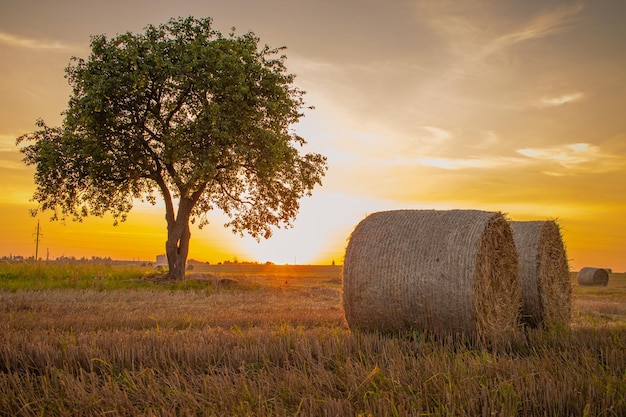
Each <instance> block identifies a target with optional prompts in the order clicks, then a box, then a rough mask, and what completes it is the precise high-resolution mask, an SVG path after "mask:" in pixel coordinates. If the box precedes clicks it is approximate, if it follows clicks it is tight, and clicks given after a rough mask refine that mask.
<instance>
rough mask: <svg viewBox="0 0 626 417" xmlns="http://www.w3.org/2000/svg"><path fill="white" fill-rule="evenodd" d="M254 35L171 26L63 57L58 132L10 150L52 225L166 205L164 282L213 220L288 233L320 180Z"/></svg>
mask: <svg viewBox="0 0 626 417" xmlns="http://www.w3.org/2000/svg"><path fill="white" fill-rule="evenodd" d="M283 49H284V48H270V47H268V46H267V45H265V46H264V47H260V46H259V38H257V37H256V36H255V35H254V33H253V32H248V33H246V34H244V35H240V36H236V35H235V34H234V33H230V34H229V35H228V36H223V35H222V34H221V33H220V32H219V31H217V30H214V29H213V28H212V20H211V19H210V18H206V19H196V18H193V17H188V18H179V19H171V20H169V21H168V22H167V23H166V24H162V25H159V26H152V25H150V26H147V27H146V29H145V33H143V34H133V33H130V32H128V33H125V34H122V35H118V36H117V37H115V38H111V39H108V38H107V37H106V36H104V35H98V36H93V37H92V39H91V56H90V57H89V59H88V60H86V61H85V60H84V59H79V58H72V60H71V61H70V64H69V65H68V67H67V68H66V78H67V79H68V82H69V84H70V85H71V87H72V94H71V96H70V99H69V102H68V108H67V110H66V111H65V112H63V116H64V120H63V124H62V126H61V127H49V126H47V125H46V124H45V123H44V121H42V120H38V121H37V126H38V128H39V130H37V131H35V132H33V133H29V134H25V135H23V136H21V137H19V138H18V139H17V144H18V145H19V144H20V143H21V142H23V141H30V142H31V144H29V145H28V146H23V147H22V148H21V152H22V153H23V154H24V155H25V156H24V162H25V163H26V164H28V165H34V166H35V167H36V170H35V183H36V190H35V193H34V196H33V199H34V200H35V201H36V202H38V203H39V204H38V207H37V208H36V209H35V210H33V212H34V213H33V214H36V213H38V212H43V211H46V210H51V211H52V212H53V215H52V219H53V220H65V219H67V218H68V217H69V218H72V220H77V221H80V220H81V219H82V218H84V217H86V216H88V215H95V216H103V215H104V214H105V213H107V212H109V213H111V214H112V216H113V219H114V224H117V223H118V221H124V220H125V219H126V216H127V214H128V212H129V211H130V210H131V209H132V207H133V201H134V200H141V201H148V202H150V203H152V204H155V203H156V200H157V197H156V196H157V195H158V194H160V195H161V197H162V198H163V200H164V201H165V219H166V221H167V242H166V244H165V249H166V254H167V259H168V264H169V274H170V276H171V277H172V278H175V279H183V278H184V274H185V262H186V260H187V255H188V252H189V239H190V237H191V233H190V223H196V222H197V223H198V226H199V227H202V226H204V225H206V224H208V218H207V212H208V211H210V210H212V209H215V208H217V209H221V210H222V211H223V212H224V213H225V214H226V215H227V216H228V218H229V222H228V223H226V225H225V226H226V227H230V228H231V229H232V231H233V232H235V233H239V234H243V232H247V233H249V234H250V235H251V236H253V237H255V238H257V239H259V238H260V237H264V238H269V237H270V236H271V234H272V229H271V228H272V227H273V226H275V227H280V226H289V225H291V222H292V221H293V219H295V216H296V215H297V213H298V209H299V203H298V200H299V199H300V198H301V197H302V196H304V195H311V191H312V190H313V188H314V187H315V185H316V184H320V185H321V179H322V177H323V176H324V174H325V171H326V169H327V166H326V158H325V157H324V156H322V155H320V154H314V153H307V154H303V155H301V154H300V153H299V149H298V148H301V147H302V146H303V145H304V144H306V141H305V140H304V139H303V138H301V137H299V136H298V135H296V134H295V133H294V132H293V131H292V130H291V125H293V124H294V123H296V122H297V121H298V120H299V118H300V117H302V116H303V113H302V110H303V109H304V108H305V105H304V101H303V95H304V91H302V90H300V89H298V88H296V87H295V86H293V80H294V75H291V74H288V73H287V72H286V67H285V64H284V61H285V59H286V57H285V56H284V55H280V53H281V51H282V50H283Z"/></svg>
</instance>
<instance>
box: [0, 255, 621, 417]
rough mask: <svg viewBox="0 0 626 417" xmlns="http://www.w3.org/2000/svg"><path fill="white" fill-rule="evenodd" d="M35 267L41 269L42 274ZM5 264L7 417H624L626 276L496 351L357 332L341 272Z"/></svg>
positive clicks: (2, 393)
mask: <svg viewBox="0 0 626 417" xmlns="http://www.w3.org/2000/svg"><path fill="white" fill-rule="evenodd" d="M37 268H38V269H37ZM147 272H149V269H146V268H143V269H142V268H135V269H133V268H127V267H115V266H102V265H101V266H97V265H96V266H94V265H70V266H67V265H65V266H41V265H39V266H35V265H25V264H22V265H11V264H3V265H0V415H3V416H5V415H6V416H40V415H45V416H105V415H106V416H116V415H119V416H121V415H145V416H148V415H150V416H188V415H189V416H358V415H363V416H368V415H371V416H413V415H414V416H418V415H424V416H426V415H439V416H481V415H485V416H491V415H498V416H537V415H538V416H592V415H603V416H622V415H626V275H624V274H612V275H611V277H610V281H609V285H608V287H579V286H578V285H576V283H575V275H572V283H573V313H572V324H571V327H570V328H568V329H557V330H551V331H542V330H527V331H526V332H524V333H522V334H520V336H519V337H517V338H515V339H514V340H511V341H510V343H508V344H505V345H502V346H500V345H499V346H485V345H476V344H472V343H470V342H467V341H464V340H459V339H458V338H453V337H441V336H439V337H435V336H432V335H428V334H424V333H420V332H411V333H404V334H395V335H390V334H378V333H374V334H372V333H369V334H365V333H359V332H351V331H350V330H349V329H348V328H347V326H346V325H345V322H344V319H343V313H342V309H341V303H340V293H341V267H333V266H275V265H215V266H203V267H201V268H196V269H194V271H193V273H192V274H191V275H190V276H189V279H188V280H187V281H185V282H184V283H178V284H176V283H168V282H163V281H160V280H158V279H157V278H158V277H155V276H152V277H148V276H146V273H147Z"/></svg>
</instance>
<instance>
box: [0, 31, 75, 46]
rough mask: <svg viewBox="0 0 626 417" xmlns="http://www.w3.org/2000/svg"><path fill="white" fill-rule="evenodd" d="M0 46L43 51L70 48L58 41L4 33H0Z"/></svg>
mask: <svg viewBox="0 0 626 417" xmlns="http://www.w3.org/2000/svg"><path fill="white" fill-rule="evenodd" d="M0 44H2V45H8V46H12V47H17V48H27V49H44V50H68V49H71V48H72V47H71V46H70V45H68V44H65V43H63V42H59V41H48V40H42V39H30V38H24V37H21V36H17V35H13V34H11V33H6V32H0Z"/></svg>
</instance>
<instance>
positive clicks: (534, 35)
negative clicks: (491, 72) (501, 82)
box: [483, 4, 583, 55]
mask: <svg viewBox="0 0 626 417" xmlns="http://www.w3.org/2000/svg"><path fill="white" fill-rule="evenodd" d="M582 8H583V6H582V4H574V5H570V6H563V7H559V8H557V9H554V10H551V11H549V12H547V13H544V14H542V15H539V16H538V17H536V18H534V19H533V20H531V21H530V22H529V23H528V24H526V25H524V26H523V27H522V28H521V29H519V30H516V31H513V32H510V33H506V34H504V35H502V36H499V37H497V38H495V39H493V40H492V41H491V42H489V43H488V44H487V45H486V46H485V48H484V50H483V54H484V55H490V54H492V53H496V52H499V51H501V50H503V49H506V48H508V47H510V46H512V45H514V44H517V43H520V42H524V41H528V40H531V39H538V38H543V37H545V36H548V35H551V34H553V33H556V32H560V31H562V30H564V29H565V28H566V27H567V26H568V25H569V24H570V23H571V21H572V18H573V16H575V15H576V14H578V13H579V12H580V11H581V10H582Z"/></svg>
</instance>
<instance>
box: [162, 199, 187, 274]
mask: <svg viewBox="0 0 626 417" xmlns="http://www.w3.org/2000/svg"><path fill="white" fill-rule="evenodd" d="M192 206H193V204H191V202H190V201H186V200H181V202H180V205H179V207H178V216H176V220H172V221H168V224H167V242H166V243H165V253H166V255H167V264H168V266H169V274H168V275H169V277H170V278H172V279H175V280H183V279H185V266H186V263H187V255H188V254H189V240H190V239H191V230H190V228H189V214H190V213H191V207H192Z"/></svg>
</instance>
